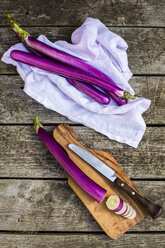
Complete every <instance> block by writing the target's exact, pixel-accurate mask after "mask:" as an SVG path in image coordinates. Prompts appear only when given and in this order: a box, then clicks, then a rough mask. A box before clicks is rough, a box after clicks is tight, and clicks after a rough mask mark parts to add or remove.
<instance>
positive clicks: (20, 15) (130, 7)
mask: <svg viewBox="0 0 165 248" xmlns="http://www.w3.org/2000/svg"><path fill="white" fill-rule="evenodd" d="M6 12H10V14H12V15H13V17H14V18H16V20H18V22H19V23H20V24H22V25H30V26H31V25H33V26H40V25H41V24H42V25H60V26H63V25H64V26H66V25H67V26H68V25H74V26H75V25H76V26H77V25H80V24H81V23H82V22H83V21H84V19H85V18H87V17H94V18H99V19H100V20H101V21H102V22H104V23H106V24H107V25H115V26H132V25H137V26H147V25H149V26H152V25H153V26H163V25H165V19H164V16H165V11H164V1H163V0H152V1H147V0H141V1H134V0H127V1H118V0H113V1H94V0H90V1H87V0H85V1H76V0H72V1H69V0H65V1H64V0H61V1H60V2H59V1H57V0H56V1H52V2H51V4H49V2H48V1H37V0H36V1H34V0H33V1H32V0H26V1H24V2H23V3H22V1H20V0H19V1H18V0H12V1H5V0H2V1H1V10H0V19H1V25H6V23H7V21H6V18H5V13H6ZM153 17H154V18H153Z"/></svg>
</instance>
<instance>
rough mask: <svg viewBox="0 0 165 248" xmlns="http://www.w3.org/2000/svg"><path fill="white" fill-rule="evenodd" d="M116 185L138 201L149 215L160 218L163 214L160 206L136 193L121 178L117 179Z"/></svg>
mask: <svg viewBox="0 0 165 248" xmlns="http://www.w3.org/2000/svg"><path fill="white" fill-rule="evenodd" d="M114 183H115V184H117V185H118V186H119V187H120V188H122V189H123V190H124V191H125V192H126V193H127V194H128V195H129V196H131V198H132V199H133V200H137V201H138V202H139V203H140V204H141V205H142V206H143V207H144V208H145V210H146V211H147V213H148V214H149V215H150V216H151V217H152V218H153V219H156V218H158V217H159V216H160V215H161V213H162V207H161V206H159V205H156V204H154V203H152V202H150V201H149V200H147V199H146V198H144V197H143V196H141V195H139V194H138V193H137V192H135V191H134V190H133V189H132V188H131V187H130V186H129V185H128V184H126V183H125V182H123V181H122V180H121V179H120V178H118V177H117V178H116V179H115V181H114Z"/></svg>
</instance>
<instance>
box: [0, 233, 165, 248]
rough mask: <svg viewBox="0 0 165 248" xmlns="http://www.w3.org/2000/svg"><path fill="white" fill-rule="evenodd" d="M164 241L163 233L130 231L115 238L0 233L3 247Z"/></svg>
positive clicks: (95, 247) (74, 247) (128, 246)
mask: <svg viewBox="0 0 165 248" xmlns="http://www.w3.org/2000/svg"><path fill="white" fill-rule="evenodd" d="M164 243H165V235H164V234H133V233H131V234H126V235H124V236H122V237H120V238H119V239H117V240H110V238H109V237H108V236H106V235H105V234H99V235H98V234H83V233H82V234H74V233H72V234H50V235H49V234H42V235H41V234H38V235H36V234H22V235H20V234H17V235H16V234H0V246H1V247H3V248H13V247H14V248H41V247H42V248H45V247H46V248H55V247H58V248H64V247H67V248H84V247H90V248H100V247H102V248H116V247H122V248H132V247H143V248H144V247H146V248H147V247H149V248H155V247H159V248H164ZM13 245H14V246H13Z"/></svg>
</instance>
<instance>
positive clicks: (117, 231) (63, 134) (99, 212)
mask: <svg viewBox="0 0 165 248" xmlns="http://www.w3.org/2000/svg"><path fill="white" fill-rule="evenodd" d="M53 137H54V139H55V140H56V141H57V142H58V144H60V145H61V146H62V147H63V148H64V149H65V151H66V152H67V154H68V156H69V157H70V158H71V159H72V161H73V162H74V163H75V164H76V165H77V166H78V167H79V168H80V169H81V170H82V171H83V172H84V173H85V174H86V175H87V176H88V177H90V178H91V179H92V180H93V181H94V182H95V183H97V184H98V185H100V186H101V187H102V188H103V189H105V190H106V191H107V192H106V196H105V198H104V200H103V201H102V202H101V203H98V202H96V201H94V200H93V199H92V198H91V197H90V196H89V195H87V194H86V193H85V192H84V191H83V190H82V188H81V187H79V186H78V185H77V183H76V182H75V181H74V180H73V179H72V177H70V176H69V177H68V184H69V186H70V187H71V188H72V190H73V191H74V192H75V193H76V195H77V196H78V198H79V199H80V200H81V201H82V202H83V203H84V205H85V206H86V208H87V209H88V210H89V212H90V213H91V214H92V216H93V217H94V219H95V220H96V221H97V223H98V224H99V226H100V227H101V228H102V229H103V231H104V232H105V233H106V234H107V235H108V236H109V237H110V238H112V239H117V238H119V237H120V236H122V235H123V234H124V233H125V232H127V231H129V230H130V228H132V227H133V226H135V225H136V224H137V223H138V222H140V221H141V220H142V219H143V218H144V217H146V215H147V214H146V211H145V210H144V209H143V208H142V207H141V205H140V204H138V203H137V202H136V201H134V200H133V199H132V198H131V197H129V196H128V194H125V192H123V191H122V190H121V189H119V188H118V187H116V186H114V184H113V183H112V182H110V181H109V180H107V178H105V177H104V176H103V175H101V174H100V173H98V172H97V171H96V170H95V169H94V168H92V166H90V165H89V164H88V163H86V162H85V161H84V160H83V159H81V158H80V157H79V156H77V154H75V153H74V152H73V151H71V150H70V149H69V147H68V145H69V144H76V145H78V146H80V147H82V148H84V149H87V151H88V152H90V153H92V154H93V155H94V156H95V157H97V158H98V159H101V160H102V161H103V162H104V163H106V164H107V166H109V167H110V168H112V169H113V170H114V171H115V172H116V176H117V177H118V178H120V179H122V180H123V182H125V183H127V184H128V185H129V186H130V187H131V188H132V189H133V190H134V191H135V192H137V193H140V192H138V190H137V189H136V187H135V185H134V184H133V182H132V181H131V180H130V178H129V177H128V176H127V175H126V174H125V172H124V171H123V169H122V168H121V167H120V165H119V164H118V163H117V161H116V160H115V159H114V157H112V155H111V154H110V153H108V152H105V151H98V150H97V151H96V150H94V149H89V148H87V147H85V146H83V145H82V144H81V143H80V142H79V141H78V140H77V137H76V134H75V133H74V131H73V129H72V128H71V127H70V126H69V125H67V124H60V125H58V127H56V128H55V129H54V131H53ZM115 194H117V195H118V196H119V197H121V198H122V199H123V201H124V202H127V203H128V204H129V205H130V206H132V207H133V209H134V210H135V211H136V217H135V218H134V219H132V220H128V219H127V218H122V217H121V216H119V215H117V214H114V213H113V212H112V211H109V209H108V208H107V207H106V204H105V202H106V200H107V198H108V197H109V196H111V195H115Z"/></svg>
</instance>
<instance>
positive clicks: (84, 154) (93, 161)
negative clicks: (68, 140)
mask: <svg viewBox="0 0 165 248" xmlns="http://www.w3.org/2000/svg"><path fill="white" fill-rule="evenodd" d="M68 146H69V148H70V149H71V150H72V151H73V152H74V153H76V154H77V155H78V156H79V157H80V158H82V159H83V160H84V161H85V162H87V163H88V164H90V165H91V166H92V167H93V168H95V169H96V170H97V171H99V172H100V173H101V174H102V175H104V176H105V177H106V178H108V179H109V180H110V181H111V182H113V183H114V184H115V185H117V186H119V187H120V188H122V190H124V191H125V192H126V193H127V194H128V195H129V196H131V198H132V199H133V200H137V201H138V202H139V203H140V204H141V205H142V206H143V207H144V208H145V210H146V211H147V212H148V214H149V215H150V216H151V217H152V218H154V219H155V218H158V217H159V216H160V215H161V213H162V207H161V206H159V205H156V204H154V203H152V202H151V201H149V200H147V199H146V198H144V197H143V196H141V195H139V194H138V193H137V192H135V191H134V190H133V189H132V188H131V187H130V186H129V185H128V184H127V183H125V182H124V181H122V180H121V179H120V178H118V177H117V176H116V175H115V171H114V170H113V169H112V168H110V167H109V166H108V165H106V164H105V163H104V162H102V161H101V160H100V159H98V158H97V157H95V156H94V155H93V154H91V153H90V152H88V151H86V150H85V149H83V148H82V147H80V146H77V145H75V144H69V145H68Z"/></svg>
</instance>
